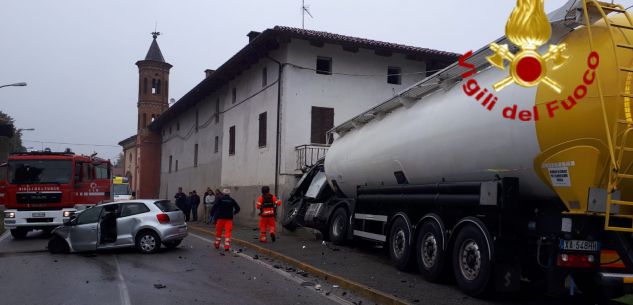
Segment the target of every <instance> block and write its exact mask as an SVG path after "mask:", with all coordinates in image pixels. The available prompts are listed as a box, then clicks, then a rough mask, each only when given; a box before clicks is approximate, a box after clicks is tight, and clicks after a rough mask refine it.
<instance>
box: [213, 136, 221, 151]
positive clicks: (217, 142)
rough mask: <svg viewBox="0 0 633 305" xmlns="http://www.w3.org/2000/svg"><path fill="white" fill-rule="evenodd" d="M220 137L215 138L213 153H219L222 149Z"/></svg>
mask: <svg viewBox="0 0 633 305" xmlns="http://www.w3.org/2000/svg"><path fill="white" fill-rule="evenodd" d="M219 144H220V137H218V136H215V147H214V148H213V152H215V153H217V152H218V150H219V149H220V145H219Z"/></svg>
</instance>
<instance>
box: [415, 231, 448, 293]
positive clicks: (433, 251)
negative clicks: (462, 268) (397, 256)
mask: <svg viewBox="0 0 633 305" xmlns="http://www.w3.org/2000/svg"><path fill="white" fill-rule="evenodd" d="M415 249H416V251H415V252H416V258H417V263H418V269H419V270H420V273H421V274H422V276H424V278H425V279H426V280H427V281H429V282H438V281H439V280H440V279H441V278H442V277H443V275H445V274H446V273H445V272H444V265H445V262H446V252H445V250H444V249H445V248H444V236H442V229H441V228H440V225H439V224H438V223H437V221H435V220H432V219H428V220H425V221H424V222H422V225H421V226H420V230H419V232H418V237H417V239H416V248H415Z"/></svg>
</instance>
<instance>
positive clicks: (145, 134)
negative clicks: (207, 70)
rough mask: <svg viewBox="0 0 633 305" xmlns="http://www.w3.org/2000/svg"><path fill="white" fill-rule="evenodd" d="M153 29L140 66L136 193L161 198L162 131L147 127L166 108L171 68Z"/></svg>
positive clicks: (138, 196)
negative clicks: (159, 195)
mask: <svg viewBox="0 0 633 305" xmlns="http://www.w3.org/2000/svg"><path fill="white" fill-rule="evenodd" d="M158 35H160V33H159V32H153V33H152V37H153V38H154V39H153V40H152V44H151V45H150V47H149V51H147V55H146V56H145V59H144V60H139V61H137V62H136V65H137V66H138V75H139V77H138V104H137V107H138V126H137V135H136V146H135V147H136V179H135V182H136V196H137V198H158V191H159V188H160V162H161V158H160V156H161V143H162V139H161V134H160V132H159V131H156V130H152V129H150V128H148V126H149V125H150V124H151V123H152V122H153V121H154V120H155V119H157V118H158V117H159V116H160V115H161V114H162V113H163V112H164V111H165V110H167V108H169V103H168V102H167V98H168V96H169V95H168V94H169V69H171V67H172V66H171V65H170V64H168V63H166V62H165V58H163V54H162V53H161V52H160V48H159V47H158V43H157V42H156V38H158Z"/></svg>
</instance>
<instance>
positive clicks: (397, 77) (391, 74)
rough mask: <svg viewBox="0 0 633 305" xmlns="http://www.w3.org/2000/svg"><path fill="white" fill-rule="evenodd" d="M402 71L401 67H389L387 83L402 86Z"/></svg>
mask: <svg viewBox="0 0 633 305" xmlns="http://www.w3.org/2000/svg"><path fill="white" fill-rule="evenodd" d="M401 72H402V70H401V69H400V68H399V67H388V68H387V83H389V84H394V85H400V84H402V75H401Z"/></svg>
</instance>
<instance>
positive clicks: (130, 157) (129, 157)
mask: <svg viewBox="0 0 633 305" xmlns="http://www.w3.org/2000/svg"><path fill="white" fill-rule="evenodd" d="M128 159H130V162H132V153H130V155H129V156H128Z"/></svg>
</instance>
